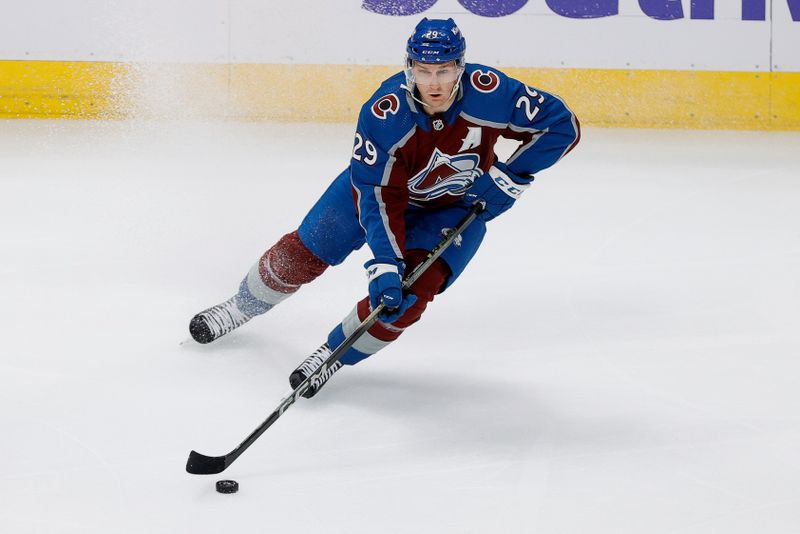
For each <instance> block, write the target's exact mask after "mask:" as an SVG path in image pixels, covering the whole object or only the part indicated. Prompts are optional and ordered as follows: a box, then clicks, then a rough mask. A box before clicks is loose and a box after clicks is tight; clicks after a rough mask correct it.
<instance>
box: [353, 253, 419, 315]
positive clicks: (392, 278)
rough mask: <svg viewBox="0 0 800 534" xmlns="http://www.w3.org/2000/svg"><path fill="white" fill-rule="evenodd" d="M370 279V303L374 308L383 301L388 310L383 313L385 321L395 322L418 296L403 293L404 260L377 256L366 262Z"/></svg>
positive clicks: (365, 265)
mask: <svg viewBox="0 0 800 534" xmlns="http://www.w3.org/2000/svg"><path fill="white" fill-rule="evenodd" d="M364 267H365V268H366V269H367V278H368V279H369V303H370V306H372V309H373V310H374V309H375V308H377V307H378V305H379V304H380V303H381V302H383V303H384V304H385V305H386V310H385V311H384V312H383V313H381V315H380V318H381V320H382V321H383V322H386V323H393V322H395V321H396V320H397V319H399V318H400V316H401V315H403V314H404V313H405V312H406V310H408V309H409V308H410V307H411V305H412V304H414V302H416V301H417V296H416V295H414V294H413V293H408V294H407V295H403V286H402V281H401V279H400V277H401V276H402V274H403V270H404V269H405V264H404V263H403V262H402V261H397V260H394V259H388V258H375V259H374V260H369V261H368V262H367V263H365V264H364Z"/></svg>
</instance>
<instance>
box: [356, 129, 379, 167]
mask: <svg viewBox="0 0 800 534" xmlns="http://www.w3.org/2000/svg"><path fill="white" fill-rule="evenodd" d="M362 147H363V148H364V151H365V152H366V155H364V154H362V153H361V148H362ZM362 158H363V161H364V163H366V164H367V165H374V164H375V162H376V161H378V150H377V149H376V148H375V145H373V144H372V141H370V140H369V139H367V140H366V141H365V140H364V138H363V137H362V136H361V134H360V133H358V132H356V144H355V146H353V159H354V160H356V161H362Z"/></svg>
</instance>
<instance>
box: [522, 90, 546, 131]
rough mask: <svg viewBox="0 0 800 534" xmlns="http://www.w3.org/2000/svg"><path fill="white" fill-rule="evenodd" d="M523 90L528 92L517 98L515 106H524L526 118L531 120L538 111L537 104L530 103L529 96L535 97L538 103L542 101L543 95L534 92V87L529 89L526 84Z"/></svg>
mask: <svg viewBox="0 0 800 534" xmlns="http://www.w3.org/2000/svg"><path fill="white" fill-rule="evenodd" d="M525 92H526V93H528V94H527V95H522V96H521V97H519V98H518V99H517V105H516V107H517V108H521V107H524V108H525V115H527V116H528V120H529V121H531V122H533V119H534V118H535V117H536V115H537V114H538V113H539V106H537V105H535V104H533V103H531V98H534V99H536V101H537V102H538V103H539V104H542V103H544V96H542V95H540V94H539V93H537V92H536V90H535V89H531V88H530V87H528V86H527V85H526V86H525ZM528 97H530V98H528Z"/></svg>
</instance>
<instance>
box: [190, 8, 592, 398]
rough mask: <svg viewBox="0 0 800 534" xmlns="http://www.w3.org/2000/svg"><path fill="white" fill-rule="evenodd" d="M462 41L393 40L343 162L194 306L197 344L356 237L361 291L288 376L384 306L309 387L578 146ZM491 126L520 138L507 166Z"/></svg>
mask: <svg viewBox="0 0 800 534" xmlns="http://www.w3.org/2000/svg"><path fill="white" fill-rule="evenodd" d="M465 50H466V42H465V40H464V37H463V36H462V35H461V32H460V31H459V29H458V27H457V26H456V24H455V22H454V21H453V19H447V20H429V19H427V18H425V19H422V21H421V22H420V23H419V24H418V25H417V26H416V28H415V29H414V33H413V34H412V35H411V37H410V38H409V39H408V43H407V46H406V62H405V68H404V71H403V72H400V73H398V74H396V75H394V76H392V77H391V78H389V79H387V80H386V81H385V82H383V84H382V85H381V86H380V87H379V88H378V90H377V91H376V92H375V93H374V95H373V96H372V97H371V98H370V99H369V100H368V101H367V102H366V103H365V104H364V105H363V107H362V108H361V112H360V114H359V118H358V125H357V128H356V133H355V141H354V146H353V153H352V159H351V160H350V165H349V167H348V168H347V169H345V170H344V171H343V172H342V173H341V174H339V176H337V177H336V178H335V179H334V180H333V182H332V183H331V185H330V186H329V187H328V189H327V191H325V193H323V195H322V197H321V198H320V199H319V200H318V201H317V203H316V204H315V205H314V206H313V207H312V208H311V210H310V211H309V212H308V214H307V215H306V217H305V218H304V219H303V221H302V223H301V224H300V227H299V228H298V229H297V230H295V231H293V232H290V233H288V234H286V235H285V236H283V237H282V238H281V239H280V240H279V241H278V242H277V243H275V245H273V246H272V247H271V248H270V249H269V250H267V251H266V252H265V253H264V255H263V256H261V258H260V259H259V260H258V262H256V264H255V265H253V267H252V268H251V269H250V271H249V272H248V273H247V276H246V277H245V278H244V280H242V282H241V284H240V286H239V291H238V293H237V294H236V295H234V296H233V297H231V298H230V299H228V300H227V301H225V302H223V303H222V304H219V305H217V306H214V307H212V308H209V309H207V310H205V311H203V312H201V313H199V314H197V315H196V316H195V317H194V318H193V319H192V320H191V323H190V326H189V330H190V332H191V334H192V337H193V338H194V339H195V340H196V341H198V342H200V343H209V342H211V341H213V340H215V339H217V338H219V337H220V336H223V335H225V334H227V333H228V332H230V331H232V330H233V329H235V328H238V327H239V326H241V325H243V324H244V323H246V322H247V321H249V320H250V319H252V318H253V317H255V316H256V315H260V314H263V313H265V312H267V311H269V310H270V309H272V308H273V307H274V306H275V305H276V304H278V303H280V302H281V301H283V300H284V299H286V298H288V297H289V296H290V295H292V294H293V293H295V292H296V291H297V290H298V289H299V288H300V287H301V286H302V285H304V284H307V283H309V282H311V281H312V280H314V279H315V278H316V277H318V276H319V275H321V274H322V273H323V271H325V269H327V268H328V267H329V266H331V265H338V264H340V263H342V262H343V261H344V259H345V258H346V257H347V256H348V255H349V254H350V253H351V252H352V251H354V250H356V249H359V248H360V247H361V246H362V245H363V244H364V243H365V242H366V243H367V244H368V245H369V248H370V249H371V251H372V255H373V259H371V260H370V261H368V262H367V263H366V265H365V267H366V269H367V277H368V292H369V296H368V297H365V298H364V299H363V300H361V301H360V302H358V303H357V304H356V306H355V308H353V310H352V311H351V312H350V313H349V314H348V315H347V316H346V317H345V318H344V319H343V320H342V322H341V323H339V324H338V325H336V327H334V328H333V330H332V331H331V332H330V333H329V334H328V339H327V342H326V343H324V344H323V345H322V346H321V347H320V348H319V349H318V350H317V351H316V352H314V353H313V354H312V355H311V356H309V357H308V358H307V359H306V360H305V361H304V362H303V363H302V364H301V365H300V366H299V367H298V368H297V369H295V371H294V372H293V373H292V374H291V376H290V383H291V385H292V387H293V388H294V387H296V386H297V385H298V384H299V383H300V382H302V381H303V380H304V379H305V378H306V377H307V376H309V375H310V374H312V373H313V372H314V371H315V370H316V369H317V368H319V366H320V365H321V364H322V363H323V362H324V361H325V360H326V359H327V357H328V356H329V355H330V354H331V351H332V349H335V348H336V347H337V346H338V345H339V344H340V343H341V342H342V341H343V340H344V339H345V337H346V336H348V335H349V334H350V333H352V332H353V331H354V330H355V329H356V328H357V326H358V325H359V323H360V322H361V321H362V320H363V319H364V318H365V317H366V316H367V315H368V314H369V313H370V311H371V309H372V308H373V307H375V306H377V305H378V304H379V303H380V302H383V303H385V304H386V309H387V310H388V311H386V312H384V314H382V315H381V317H380V320H379V321H378V322H377V323H375V324H374V325H373V326H372V327H371V328H370V329H369V330H368V331H367V333H366V334H364V335H363V336H362V337H361V338H359V339H358V341H357V342H356V343H355V344H354V345H353V346H352V347H351V348H350V349H348V351H347V352H346V353H345V354H344V355H343V356H342V358H341V359H340V360H339V361H338V362H337V363H336V364H335V365H333V366H331V367H330V368H329V369H328V370H327V372H326V373H324V374H323V375H321V376H320V377H319V378H318V379H317V380H316V381H315V382H316V383H314V384H312V385H311V387H310V388H309V389H308V390H307V391H306V393H305V394H304V396H305V397H311V396H313V395H314V394H316V392H317V391H318V390H319V389H320V388H321V387H322V385H323V384H324V383H325V382H326V381H327V380H328V379H329V378H330V377H331V376H332V375H333V374H334V373H335V372H336V371H338V370H339V369H340V368H341V367H342V366H343V365H353V364H356V363H358V362H359V361H361V360H363V359H364V358H367V357H369V356H371V355H372V354H375V353H376V352H378V351H379V350H380V349H382V348H384V347H386V346H387V345H388V344H389V343H391V342H392V341H394V340H395V339H397V338H398V337H399V336H400V335H401V334H402V333H403V331H404V330H405V329H406V328H408V327H409V326H411V325H412V324H414V323H416V322H417V321H418V320H419V318H420V316H421V315H422V313H423V311H425V308H426V306H427V305H428V303H429V302H431V301H432V300H433V299H434V297H435V296H436V295H437V294H438V293H441V292H443V291H445V290H446V289H447V288H448V287H450V286H451V285H452V284H453V283H454V282H455V280H456V279H457V278H458V276H459V275H460V274H461V272H462V271H463V270H464V268H465V267H466V266H467V264H468V263H469V261H470V259H471V258H472V257H473V255H474V254H475V252H476V251H477V249H478V247H479V246H480V244H481V241H482V240H483V237H484V234H485V232H486V223H487V222H489V221H491V220H492V219H493V218H495V217H497V216H498V215H500V214H502V213H503V212H505V211H506V210H508V209H509V208H510V207H511V206H513V205H514V203H515V202H516V201H517V199H518V198H519V197H520V195H521V194H522V192H523V191H525V189H527V188H528V187H529V186H530V184H531V182H532V181H533V179H534V174H535V173H537V172H539V171H540V170H542V169H546V168H547V167H550V166H551V165H553V164H554V163H555V162H557V161H558V160H560V159H561V158H562V157H563V156H564V155H566V154H567V153H568V152H569V151H570V150H572V148H573V147H574V146H575V145H576V144H577V143H578V140H579V139H580V127H579V124H578V120H577V119H576V117H575V115H573V113H572V112H571V111H570V110H569V109H568V108H567V107H566V105H565V104H564V102H562V100H561V99H560V98H558V97H557V96H555V95H552V94H548V93H546V92H544V91H541V90H539V89H534V88H532V87H529V86H526V85H524V84H523V83H521V82H519V81H517V80H514V79H512V78H509V77H508V76H506V75H505V74H503V73H502V72H500V71H498V70H497V69H494V68H491V67H486V66H483V65H478V64H468V63H465V60H464V52H465ZM499 136H503V137H506V138H511V139H515V140H518V141H520V142H521V144H520V146H519V148H517V150H516V151H515V152H514V153H513V154H512V156H511V157H510V158H509V159H508V161H506V162H504V163H503V162H500V161H498V160H497V157H496V156H495V154H494V150H493V149H494V144H495V141H496V140H497V138H498V137H499ZM475 202H481V203H483V204H484V211H483V212H482V213H481V215H480V216H479V219H478V220H476V221H475V222H473V224H471V225H470V226H469V227H467V229H466V231H465V232H464V233H463V234H462V235H461V236H460V240H458V241H456V242H455V243H454V245H453V246H450V247H449V248H447V249H446V250H445V252H444V253H443V254H442V256H441V257H440V258H439V259H437V260H436V262H435V263H434V264H433V265H432V266H431V267H430V268H429V269H428V270H427V271H426V272H425V273H424V274H423V275H422V277H421V278H420V279H419V280H418V281H417V282H416V283H415V284H414V286H413V287H412V288H411V292H410V293H408V294H404V292H403V291H402V290H401V280H402V277H403V273H404V272H408V271H410V270H411V269H413V268H414V267H415V266H416V265H418V264H419V263H421V261H422V260H423V259H424V258H425V256H426V254H427V252H428V251H429V250H430V249H432V248H433V247H434V246H435V245H436V244H437V243H438V242H439V240H440V239H441V238H442V235H443V233H444V232H446V231H447V229H449V228H452V227H454V226H455V225H456V223H457V222H458V221H459V220H460V219H461V218H462V217H463V216H464V214H465V213H466V212H467V211H468V210H469V209H470V207H471V205H472V204H474V203H475Z"/></svg>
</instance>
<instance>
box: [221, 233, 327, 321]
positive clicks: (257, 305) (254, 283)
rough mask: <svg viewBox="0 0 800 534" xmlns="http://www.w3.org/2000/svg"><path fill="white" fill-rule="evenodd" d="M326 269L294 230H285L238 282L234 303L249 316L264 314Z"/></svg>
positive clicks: (324, 264) (322, 262) (325, 264)
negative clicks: (240, 281) (284, 233)
mask: <svg viewBox="0 0 800 534" xmlns="http://www.w3.org/2000/svg"><path fill="white" fill-rule="evenodd" d="M327 268H328V264H327V263H325V262H324V261H322V260H321V259H319V258H318V257H316V256H315V255H314V254H313V253H312V252H311V251H310V250H308V248H307V247H306V246H305V245H304V244H303V242H302V241H301V240H300V236H298V234H297V231H294V232H291V233H288V234H286V235H285V236H283V237H282V238H281V239H280V240H278V242H277V243H275V245H273V246H272V247H271V248H270V249H269V250H267V251H266V252H265V253H264V255H263V256H261V258H259V260H258V262H256V264H255V265H253V267H252V268H251V269H250V271H249V272H248V273H247V276H246V277H245V278H244V280H242V283H241V284H240V285H239V293H238V294H237V295H236V304H237V306H238V307H239V309H240V310H242V311H243V312H244V313H246V314H248V315H250V316H254V315H259V314H262V313H265V312H267V311H269V310H270V309H272V307H273V306H275V305H276V304H278V303H280V302H281V301H283V300H285V299H287V298H289V297H290V296H291V295H292V294H294V293H295V292H296V291H297V290H298V289H300V286H302V285H303V284H307V283H309V282H311V281H312V280H314V279H315V278H317V277H318V276H319V275H321V274H322V273H323V272H324V271H325V269H327Z"/></svg>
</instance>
